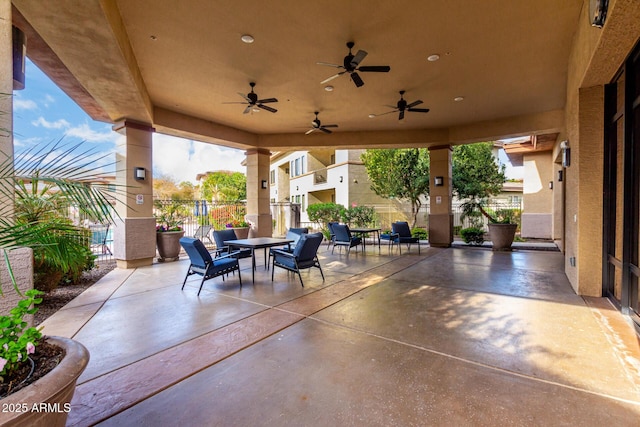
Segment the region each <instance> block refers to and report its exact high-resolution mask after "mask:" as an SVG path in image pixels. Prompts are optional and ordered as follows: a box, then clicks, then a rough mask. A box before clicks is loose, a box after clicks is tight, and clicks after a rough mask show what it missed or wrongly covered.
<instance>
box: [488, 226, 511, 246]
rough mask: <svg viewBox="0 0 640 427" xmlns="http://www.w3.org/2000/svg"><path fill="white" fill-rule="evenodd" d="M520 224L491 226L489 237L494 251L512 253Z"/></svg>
mask: <svg viewBox="0 0 640 427" xmlns="http://www.w3.org/2000/svg"><path fill="white" fill-rule="evenodd" d="M517 228H518V224H489V237H490V238H491V243H492V244H493V250H494V251H510V250H511V244H512V243H513V238H514V237H515V235H516V229H517Z"/></svg>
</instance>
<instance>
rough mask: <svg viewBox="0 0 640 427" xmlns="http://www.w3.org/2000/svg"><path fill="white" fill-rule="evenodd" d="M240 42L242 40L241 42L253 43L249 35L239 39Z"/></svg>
mask: <svg viewBox="0 0 640 427" xmlns="http://www.w3.org/2000/svg"><path fill="white" fill-rule="evenodd" d="M240 40H242V41H243V42H245V43H247V44H250V43H253V40H254V39H253V36H252V35H250V34H243V35H242V37H240Z"/></svg>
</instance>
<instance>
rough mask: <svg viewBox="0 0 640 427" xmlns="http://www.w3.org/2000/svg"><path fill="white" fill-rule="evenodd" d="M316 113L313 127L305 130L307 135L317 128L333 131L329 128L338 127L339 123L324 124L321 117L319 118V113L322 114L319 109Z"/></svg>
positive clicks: (328, 131) (312, 123)
mask: <svg viewBox="0 0 640 427" xmlns="http://www.w3.org/2000/svg"><path fill="white" fill-rule="evenodd" d="M314 114H315V115H316V118H315V119H314V120H312V121H311V129H309V130H308V131H306V132H305V135H309V134H310V133H312V132H315V131H317V130H319V131H321V132H324V133H331V131H330V130H329V129H327V128H337V127H338V125H323V124H322V122H320V119H319V118H318V114H320V112H319V111H315V112H314Z"/></svg>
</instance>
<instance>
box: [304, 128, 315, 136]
mask: <svg viewBox="0 0 640 427" xmlns="http://www.w3.org/2000/svg"><path fill="white" fill-rule="evenodd" d="M315 130H316V128H313V129H309V130H308V131H306V132H305V133H304V134H305V135H309V134H310V133H312V132H314V131H315Z"/></svg>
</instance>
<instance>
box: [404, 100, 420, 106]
mask: <svg viewBox="0 0 640 427" xmlns="http://www.w3.org/2000/svg"><path fill="white" fill-rule="evenodd" d="M420 104H422V101H421V100H417V101H414V102H412V103H411V104H409V105H407V108H413V107H415V106H416V105H420Z"/></svg>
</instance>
